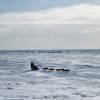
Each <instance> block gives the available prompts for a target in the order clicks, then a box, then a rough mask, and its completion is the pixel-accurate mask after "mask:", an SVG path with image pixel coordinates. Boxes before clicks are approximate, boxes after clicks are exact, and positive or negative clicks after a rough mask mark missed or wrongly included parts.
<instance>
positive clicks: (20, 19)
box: [0, 0, 100, 50]
mask: <svg viewBox="0 0 100 100" xmlns="http://www.w3.org/2000/svg"><path fill="white" fill-rule="evenodd" d="M99 43H100V0H0V50H26V49H27V50H30V49H32V50H37V49H39V50H41V49H100V44H99Z"/></svg>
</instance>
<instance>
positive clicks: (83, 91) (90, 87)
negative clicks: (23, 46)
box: [0, 50, 100, 100]
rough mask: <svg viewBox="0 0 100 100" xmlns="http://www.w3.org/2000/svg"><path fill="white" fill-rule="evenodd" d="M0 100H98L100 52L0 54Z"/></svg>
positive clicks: (38, 51)
mask: <svg viewBox="0 0 100 100" xmlns="http://www.w3.org/2000/svg"><path fill="white" fill-rule="evenodd" d="M31 61H33V62H34V63H35V64H36V65H37V66H38V67H39V68H40V70H39V71H31V70H30V62H31ZM43 67H52V68H54V69H56V68H68V69H70V72H57V71H50V72H49V71H42V68H43ZM0 100H100V50H22V51H20V50H19V51H17V50H16V51H15V50H14V51H0Z"/></svg>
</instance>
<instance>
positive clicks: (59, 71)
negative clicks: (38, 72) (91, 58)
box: [56, 68, 70, 72]
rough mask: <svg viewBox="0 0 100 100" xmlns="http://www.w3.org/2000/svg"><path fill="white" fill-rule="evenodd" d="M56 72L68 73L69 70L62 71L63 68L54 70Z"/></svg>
mask: <svg viewBox="0 0 100 100" xmlns="http://www.w3.org/2000/svg"><path fill="white" fill-rule="evenodd" d="M56 71H59V72H61V71H62V72H69V71H70V69H63V68H61V69H56Z"/></svg>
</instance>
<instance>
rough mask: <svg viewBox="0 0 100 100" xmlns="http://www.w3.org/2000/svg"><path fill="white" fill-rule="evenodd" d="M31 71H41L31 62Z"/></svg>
mask: <svg viewBox="0 0 100 100" xmlns="http://www.w3.org/2000/svg"><path fill="white" fill-rule="evenodd" d="M31 70H32V71H36V70H39V68H38V67H37V66H36V65H35V64H34V63H33V62H31Z"/></svg>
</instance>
